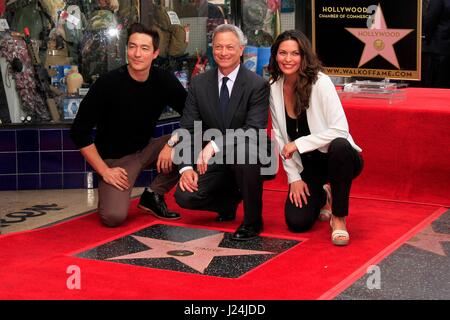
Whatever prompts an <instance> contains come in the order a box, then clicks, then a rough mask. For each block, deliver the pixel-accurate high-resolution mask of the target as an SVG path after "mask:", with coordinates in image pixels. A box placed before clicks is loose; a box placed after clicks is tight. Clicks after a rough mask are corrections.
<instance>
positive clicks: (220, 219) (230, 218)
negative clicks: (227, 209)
mask: <svg viewBox="0 0 450 320" xmlns="http://www.w3.org/2000/svg"><path fill="white" fill-rule="evenodd" d="M234 219H236V212H234V213H227V214H220V213H219V215H218V216H217V218H216V221H217V222H225V221H233V220H234Z"/></svg>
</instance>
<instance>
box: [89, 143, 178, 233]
mask: <svg viewBox="0 0 450 320" xmlns="http://www.w3.org/2000/svg"><path fill="white" fill-rule="evenodd" d="M169 138H170V135H165V136H162V137H159V138H152V139H151V140H150V142H149V144H148V145H147V146H146V147H145V148H144V149H142V150H141V151H139V152H136V153H132V154H129V155H126V156H124V157H122V158H120V159H105V160H104V161H105V162H106V164H107V165H108V166H109V167H111V168H112V167H121V168H123V169H125V170H126V171H127V173H128V182H129V184H130V187H129V188H128V189H126V190H124V191H120V190H119V189H117V188H116V187H113V186H112V185H110V184H108V183H106V182H105V181H103V179H102V178H101V177H99V181H98V213H99V215H100V218H101V221H102V223H103V224H104V225H106V226H108V227H116V226H119V225H120V224H122V222H123V221H124V220H125V219H126V218H127V215H128V209H129V206H130V195H131V191H132V189H133V186H134V184H135V182H136V179H137V177H138V176H139V174H140V173H141V172H142V170H143V169H144V168H147V167H152V166H155V165H156V162H157V160H158V155H159V153H160V152H161V150H162V148H163V147H164V146H165V144H166V143H167V140H169ZM178 179H179V173H178V171H177V169H176V168H173V169H172V172H170V173H168V174H163V173H160V174H158V175H157V176H156V177H155V178H154V179H153V181H152V183H151V185H150V188H151V189H152V191H154V192H156V193H158V194H161V195H163V194H165V193H167V192H168V191H170V189H172V188H173V187H174V186H175V185H176V184H177V182H178Z"/></svg>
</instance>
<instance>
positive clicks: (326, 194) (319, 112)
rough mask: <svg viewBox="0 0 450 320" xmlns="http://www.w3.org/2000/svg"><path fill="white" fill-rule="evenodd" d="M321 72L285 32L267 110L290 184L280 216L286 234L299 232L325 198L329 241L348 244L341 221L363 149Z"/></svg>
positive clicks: (298, 37) (274, 57) (299, 38)
mask: <svg viewBox="0 0 450 320" xmlns="http://www.w3.org/2000/svg"><path fill="white" fill-rule="evenodd" d="M321 70H322V67H321V63H320V61H319V60H318V58H317V56H316V55H315V54H314V52H313V51H312V48H311V44H310V42H309V40H308V39H307V38H306V36H305V35H304V34H303V33H301V32H300V31H297V30H289V31H285V32H283V33H282V34H280V35H279V36H278V37H277V39H276V40H275V43H274V44H273V45H272V48H271V57H270V64H269V71H270V74H271V95H270V111H271V116H272V127H273V130H274V133H275V138H276V140H277V143H278V147H279V150H280V153H281V157H282V159H283V167H284V170H285V171H286V174H287V176H288V183H289V192H288V196H287V199H286V204H285V218H286V223H287V225H288V227H289V229H290V230H291V231H293V232H304V231H306V230H308V229H310V228H311V227H312V225H313V224H314V222H315V221H316V220H317V218H318V217H319V214H320V212H321V208H322V207H324V206H325V205H326V203H327V199H328V201H329V202H332V203H331V212H332V214H331V213H330V214H328V218H329V219H330V226H331V228H332V236H331V238H332V242H333V243H334V244H335V245H347V244H348V242H349V240H350V236H349V234H348V232H347V228H346V223H345V218H346V216H347V215H348V207H349V194H350V188H351V184H352V180H353V179H354V178H355V177H356V176H358V175H359V174H360V173H361V170H362V168H363V159H362V157H361V155H360V152H361V151H362V150H361V148H360V147H358V146H357V145H356V144H355V142H354V141H353V139H352V137H351V135H350V133H349V129H348V123H347V119H346V117H345V113H344V110H343V108H342V105H341V102H340V100H339V96H338V94H337V92H336V89H335V87H334V85H333V83H332V82H331V80H330V78H329V77H328V76H327V75H325V74H324V73H322V72H321ZM327 183H329V186H328V185H327ZM330 189H331V190H330ZM331 199H332V201H331ZM324 213H326V212H324ZM325 218H327V217H326V216H325ZM321 220H325V219H323V217H322V219H321Z"/></svg>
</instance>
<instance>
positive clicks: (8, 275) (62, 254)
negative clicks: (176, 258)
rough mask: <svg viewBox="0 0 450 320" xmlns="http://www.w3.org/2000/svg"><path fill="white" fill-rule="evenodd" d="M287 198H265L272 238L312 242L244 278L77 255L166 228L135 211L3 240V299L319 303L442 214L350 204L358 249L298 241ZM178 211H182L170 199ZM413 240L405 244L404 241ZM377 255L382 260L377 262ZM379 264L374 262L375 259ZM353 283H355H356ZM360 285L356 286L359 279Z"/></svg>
mask: <svg viewBox="0 0 450 320" xmlns="http://www.w3.org/2000/svg"><path fill="white" fill-rule="evenodd" d="M284 196H285V195H284V193H281V192H273V191H265V206H264V217H265V230H264V233H263V234H262V235H263V236H268V237H279V238H291V239H303V240H307V241H304V242H303V243H301V244H300V245H297V246H296V247H294V248H292V249H290V250H288V251H287V252H285V253H283V254H281V255H280V256H277V257H276V258H274V259H272V260H270V261H268V262H266V263H265V264H263V265H261V266H259V267H257V268H256V269H254V270H252V271H250V272H249V273H247V274H245V275H244V276H242V277H241V278H238V279H227V278H219V277H211V276H203V275H195V274H189V273H181V272H173V271H166V270H160V269H150V268H144V267H137V266H130V265H124V264H118V263H112V262H105V261H94V260H87V259H82V258H77V257H73V256H71V254H73V253H75V252H80V251H82V250H85V249H88V248H92V247H95V246H97V245H99V244H101V243H105V242H108V241H110V240H112V239H115V238H119V237H121V236H123V235H125V234H128V233H131V232H132V231H135V230H138V229H141V228H143V227H146V226H149V225H152V224H154V223H161V221H160V220H156V219H154V218H152V217H151V216H149V215H145V214H143V213H142V212H141V211H139V210H137V209H136V208H135V205H136V203H135V202H134V204H133V205H132V209H131V212H130V216H129V218H128V220H127V222H126V224H125V225H123V226H121V227H120V228H115V229H110V228H105V227H102V226H101V225H100V223H99V219H98V216H97V215H96V214H90V215H87V216H84V217H81V218H77V219H75V220H71V221H68V222H63V223H61V224H58V225H55V226H52V227H48V228H45V229H40V230H34V231H27V232H22V233H18V234H10V235H4V236H1V237H0V247H1V248H2V254H1V256H0V274H2V275H3V276H2V281H1V282H0V297H1V298H2V299H263V300H265V299H275V300H276V299H317V298H319V297H320V298H324V299H326V298H332V297H333V296H335V295H336V294H338V293H339V292H340V290H342V289H344V288H345V283H346V282H349V281H350V282H351V281H353V280H356V278H355V277H356V276H361V275H362V274H363V273H364V272H365V271H364V270H365V268H366V266H365V265H366V264H367V263H368V262H370V263H376V261H375V260H376V259H378V260H379V259H381V257H382V255H383V254H384V253H386V252H383V251H386V250H389V248H393V247H395V244H396V241H397V240H398V239H399V238H401V237H402V236H405V235H407V234H408V232H410V231H411V230H412V229H414V228H415V227H417V226H418V225H420V224H421V223H424V221H427V220H429V219H430V216H432V215H433V213H434V218H436V216H437V215H439V214H441V213H442V212H443V210H439V208H438V207H435V206H426V205H417V204H406V203H395V202H383V201H377V200H361V199H352V200H351V217H350V219H349V220H348V226H349V231H350V234H351V245H349V246H347V247H335V246H333V245H332V244H331V241H330V231H329V226H328V225H327V223H322V222H318V223H317V224H316V225H315V227H314V228H313V229H312V230H311V231H310V232H307V233H303V234H292V233H290V232H289V231H288V230H287V229H286V227H285V224H284V217H283V215H282V209H281V208H282V207H283V205H282V204H283V202H284ZM168 198H169V203H170V206H171V207H175V205H174V203H173V200H172V197H171V196H169V197H168ZM180 211H181V212H182V213H183V218H182V220H179V223H176V224H175V223H173V225H181V226H183V225H185V226H187V227H206V228H212V229H219V230H224V231H233V230H234V229H235V227H237V225H238V224H239V222H240V220H241V218H242V208H240V210H239V212H240V214H239V217H238V220H237V221H236V222H230V223H222V224H219V223H216V222H213V217H214V214H212V213H207V212H204V213H200V212H193V211H190V212H188V211H187V210H180ZM404 240H406V239H404ZM377 256H378V257H377ZM374 259H375V260H374ZM70 265H77V266H79V267H80V270H81V290H69V289H67V287H66V281H67V278H68V277H69V274H67V273H66V270H67V268H68V267H69V266H70ZM349 277H350V278H349ZM352 279H353V280H352Z"/></svg>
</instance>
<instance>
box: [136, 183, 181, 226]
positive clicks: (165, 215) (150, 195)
mask: <svg viewBox="0 0 450 320" xmlns="http://www.w3.org/2000/svg"><path fill="white" fill-rule="evenodd" d="M138 208H140V209H143V210H146V211H148V212H150V213H151V214H153V215H154V216H155V217H157V218H159V219H164V220H178V219H180V218H181V216H180V214H178V213H176V212H172V211H169V210H168V209H167V204H166V202H165V201H164V196H162V195H159V194H157V193H156V192H150V191H148V190H147V188H145V190H144V193H142V195H141V199H140V200H139V204H138Z"/></svg>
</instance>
